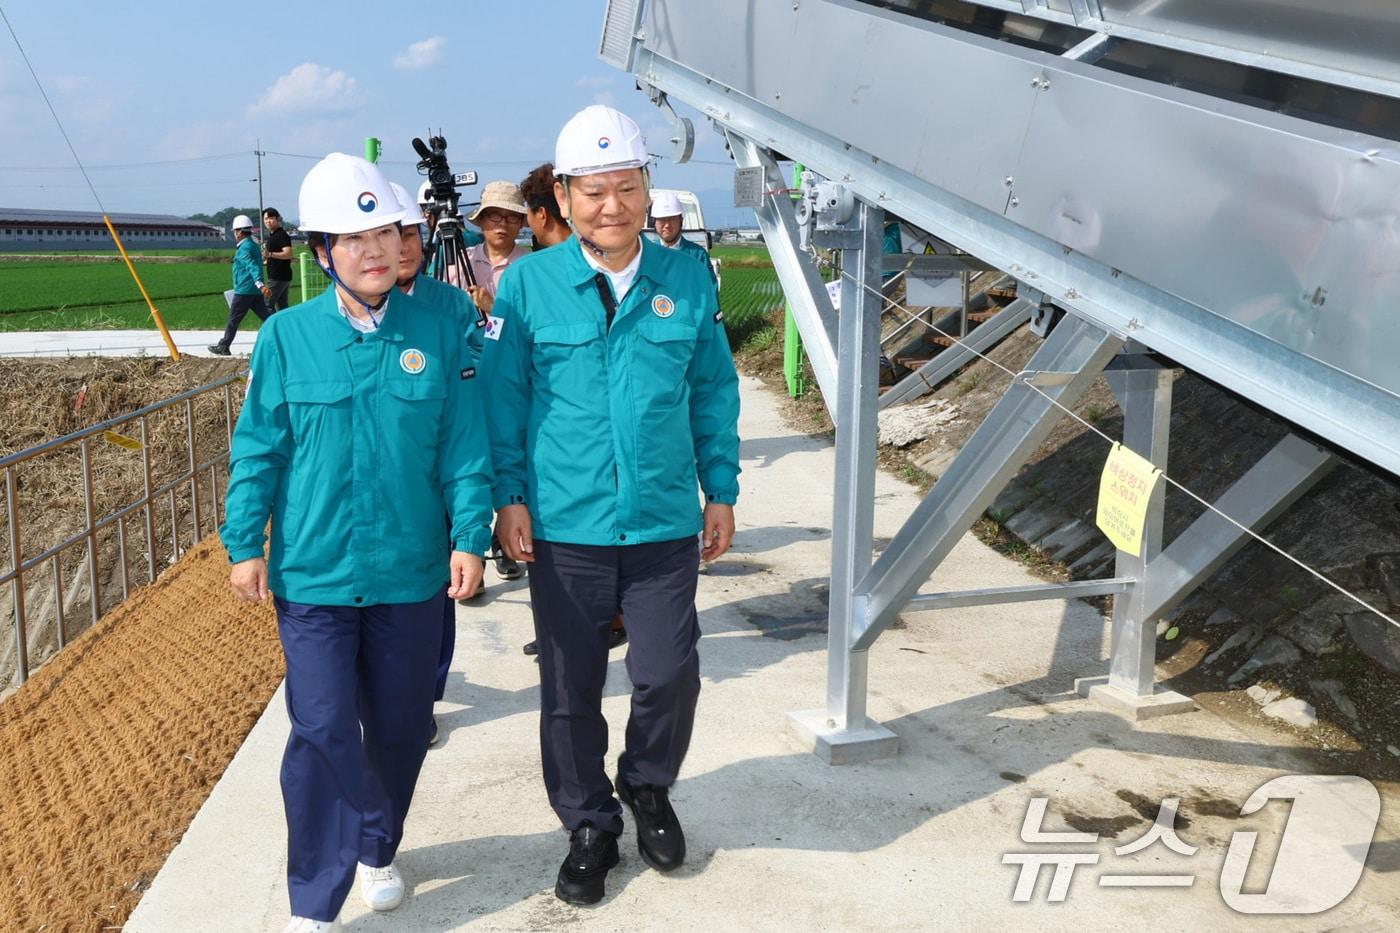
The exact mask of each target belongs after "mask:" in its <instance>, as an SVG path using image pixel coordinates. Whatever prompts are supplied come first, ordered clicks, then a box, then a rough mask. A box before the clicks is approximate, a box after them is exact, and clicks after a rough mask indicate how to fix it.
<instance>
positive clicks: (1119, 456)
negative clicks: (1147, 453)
mask: <svg viewBox="0 0 1400 933" xmlns="http://www.w3.org/2000/svg"><path fill="white" fill-rule="evenodd" d="M1161 478H1162V471H1161V470H1159V469H1157V468H1156V467H1154V466H1153V465H1152V462H1151V461H1150V460H1146V459H1144V458H1142V457H1140V456H1138V455H1137V454H1135V453H1133V452H1132V451H1131V450H1129V449H1128V448H1126V447H1124V446H1123V445H1122V444H1114V445H1113V450H1112V451H1111V452H1110V453H1109V455H1108V462H1107V463H1105V464H1104V465H1103V475H1102V476H1101V477H1100V478H1099V509H1098V515H1097V517H1096V519H1095V522H1096V524H1098V526H1099V529H1100V530H1101V531H1103V533H1104V534H1106V535H1108V540H1110V541H1112V542H1113V543H1114V545H1115V546H1116V547H1117V548H1118V549H1119V550H1120V551H1127V552H1128V553H1129V554H1132V555H1133V556H1135V557H1141V556H1142V526H1143V525H1144V524H1145V523H1146V522H1147V506H1148V503H1150V502H1151V501H1152V490H1153V489H1155V488H1156V486H1157V482H1158V480H1160V479H1161Z"/></svg>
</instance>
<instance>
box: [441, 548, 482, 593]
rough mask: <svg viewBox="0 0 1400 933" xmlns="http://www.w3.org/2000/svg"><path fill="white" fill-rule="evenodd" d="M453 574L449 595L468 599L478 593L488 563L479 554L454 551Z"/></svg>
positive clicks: (449, 585)
mask: <svg viewBox="0 0 1400 933" xmlns="http://www.w3.org/2000/svg"><path fill="white" fill-rule="evenodd" d="M451 564H452V576H451V578H450V579H451V582H449V583H448V584H447V595H448V596H449V597H451V598H452V599H466V598H467V597H469V596H474V595H476V591H477V589H478V588H480V586H481V578H482V576H483V575H484V574H485V573H486V564H485V563H484V562H483V561H482V559H481V556H480V555H478V554H468V553H467V552H466V551H453V552H452V561H451Z"/></svg>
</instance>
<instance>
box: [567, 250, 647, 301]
mask: <svg viewBox="0 0 1400 933" xmlns="http://www.w3.org/2000/svg"><path fill="white" fill-rule="evenodd" d="M640 239H641V238H640V237H638V241H639V242H638V246H639V247H640V245H641V243H640ZM578 248H579V249H580V250H582V251H583V259H584V261H585V262H587V263H588V264H589V265H590V266H592V267H593V268H594V269H596V270H597V271H599V272H601V273H603V274H604V275H606V276H607V277H608V281H609V282H611V283H612V290H613V296H614V297H615V298H616V299H617V303H618V304H621V303H622V299H624V298H626V297H627V293H628V292H629V291H631V289H632V283H633V282H635V281H636V280H637V270H638V269H640V268H641V266H642V251H641V249H640V248H639V249H638V250H637V255H635V256H633V257H632V261H631V262H629V263H628V264H627V268H625V269H623V270H622V271H621V272H613V271H612V270H611V269H609V268H607V267H606V266H604V265H603V264H602V263H601V262H599V261H598V260H597V258H596V257H595V256H594V255H593V251H592V250H590V249H589V248H588V247H587V246H584V245H583V243H582V241H580V242H579V245H578Z"/></svg>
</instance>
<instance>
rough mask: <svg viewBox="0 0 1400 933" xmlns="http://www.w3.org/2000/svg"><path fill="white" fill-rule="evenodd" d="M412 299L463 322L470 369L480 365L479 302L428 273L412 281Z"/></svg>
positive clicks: (463, 290) (480, 330) (462, 290)
mask: <svg viewBox="0 0 1400 933" xmlns="http://www.w3.org/2000/svg"><path fill="white" fill-rule="evenodd" d="M413 297H414V298H421V299H422V300H423V301H426V302H428V303H429V304H430V305H432V306H433V307H435V308H438V309H439V310H440V311H443V312H444V313H446V314H450V315H452V317H453V319H454V320H457V321H459V322H461V325H462V333H463V334H464V335H465V336H466V339H467V365H468V366H478V365H480V363H481V344H482V334H483V333H484V332H485V329H484V328H483V327H482V326H481V315H480V314H478V313H477V310H476V302H475V301H472V296H471V295H468V294H467V292H466V290H465V289H461V288H458V287H457V286H455V285H450V284H448V283H447V282H441V281H438V280H437V279H435V278H433V277H432V276H431V275H428V274H426V273H420V274H419V276H418V278H416V279H414V280H413Z"/></svg>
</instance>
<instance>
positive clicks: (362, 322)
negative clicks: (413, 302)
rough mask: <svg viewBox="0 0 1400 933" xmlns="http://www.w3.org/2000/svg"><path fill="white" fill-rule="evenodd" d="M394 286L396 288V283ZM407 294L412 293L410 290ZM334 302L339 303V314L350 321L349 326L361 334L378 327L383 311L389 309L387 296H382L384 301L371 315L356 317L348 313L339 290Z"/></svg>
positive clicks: (370, 331) (382, 318)
mask: <svg viewBox="0 0 1400 933" xmlns="http://www.w3.org/2000/svg"><path fill="white" fill-rule="evenodd" d="M394 288H398V286H397V285H395V286H394ZM409 294H410V295H411V294H413V292H412V291H410V292H409ZM335 301H336V304H338V305H340V314H341V316H342V317H344V318H345V320H347V321H349V322H350V326H351V327H353V328H355V329H356V330H357V331H359V332H360V333H362V334H368V333H372V332H374V331H376V330H378V329H379V322H380V321H382V320H384V312H385V311H387V310H389V296H387V295H386V296H385V297H384V303H383V304H382V305H380V306H379V308H378V310H376V311H375V312H374V316H373V317H364V318H358V317H356V316H355V315H353V314H351V313H350V309H349V308H347V307H345V299H344V298H342V297H341V296H340V292H339V290H337V291H336V293H335Z"/></svg>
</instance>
